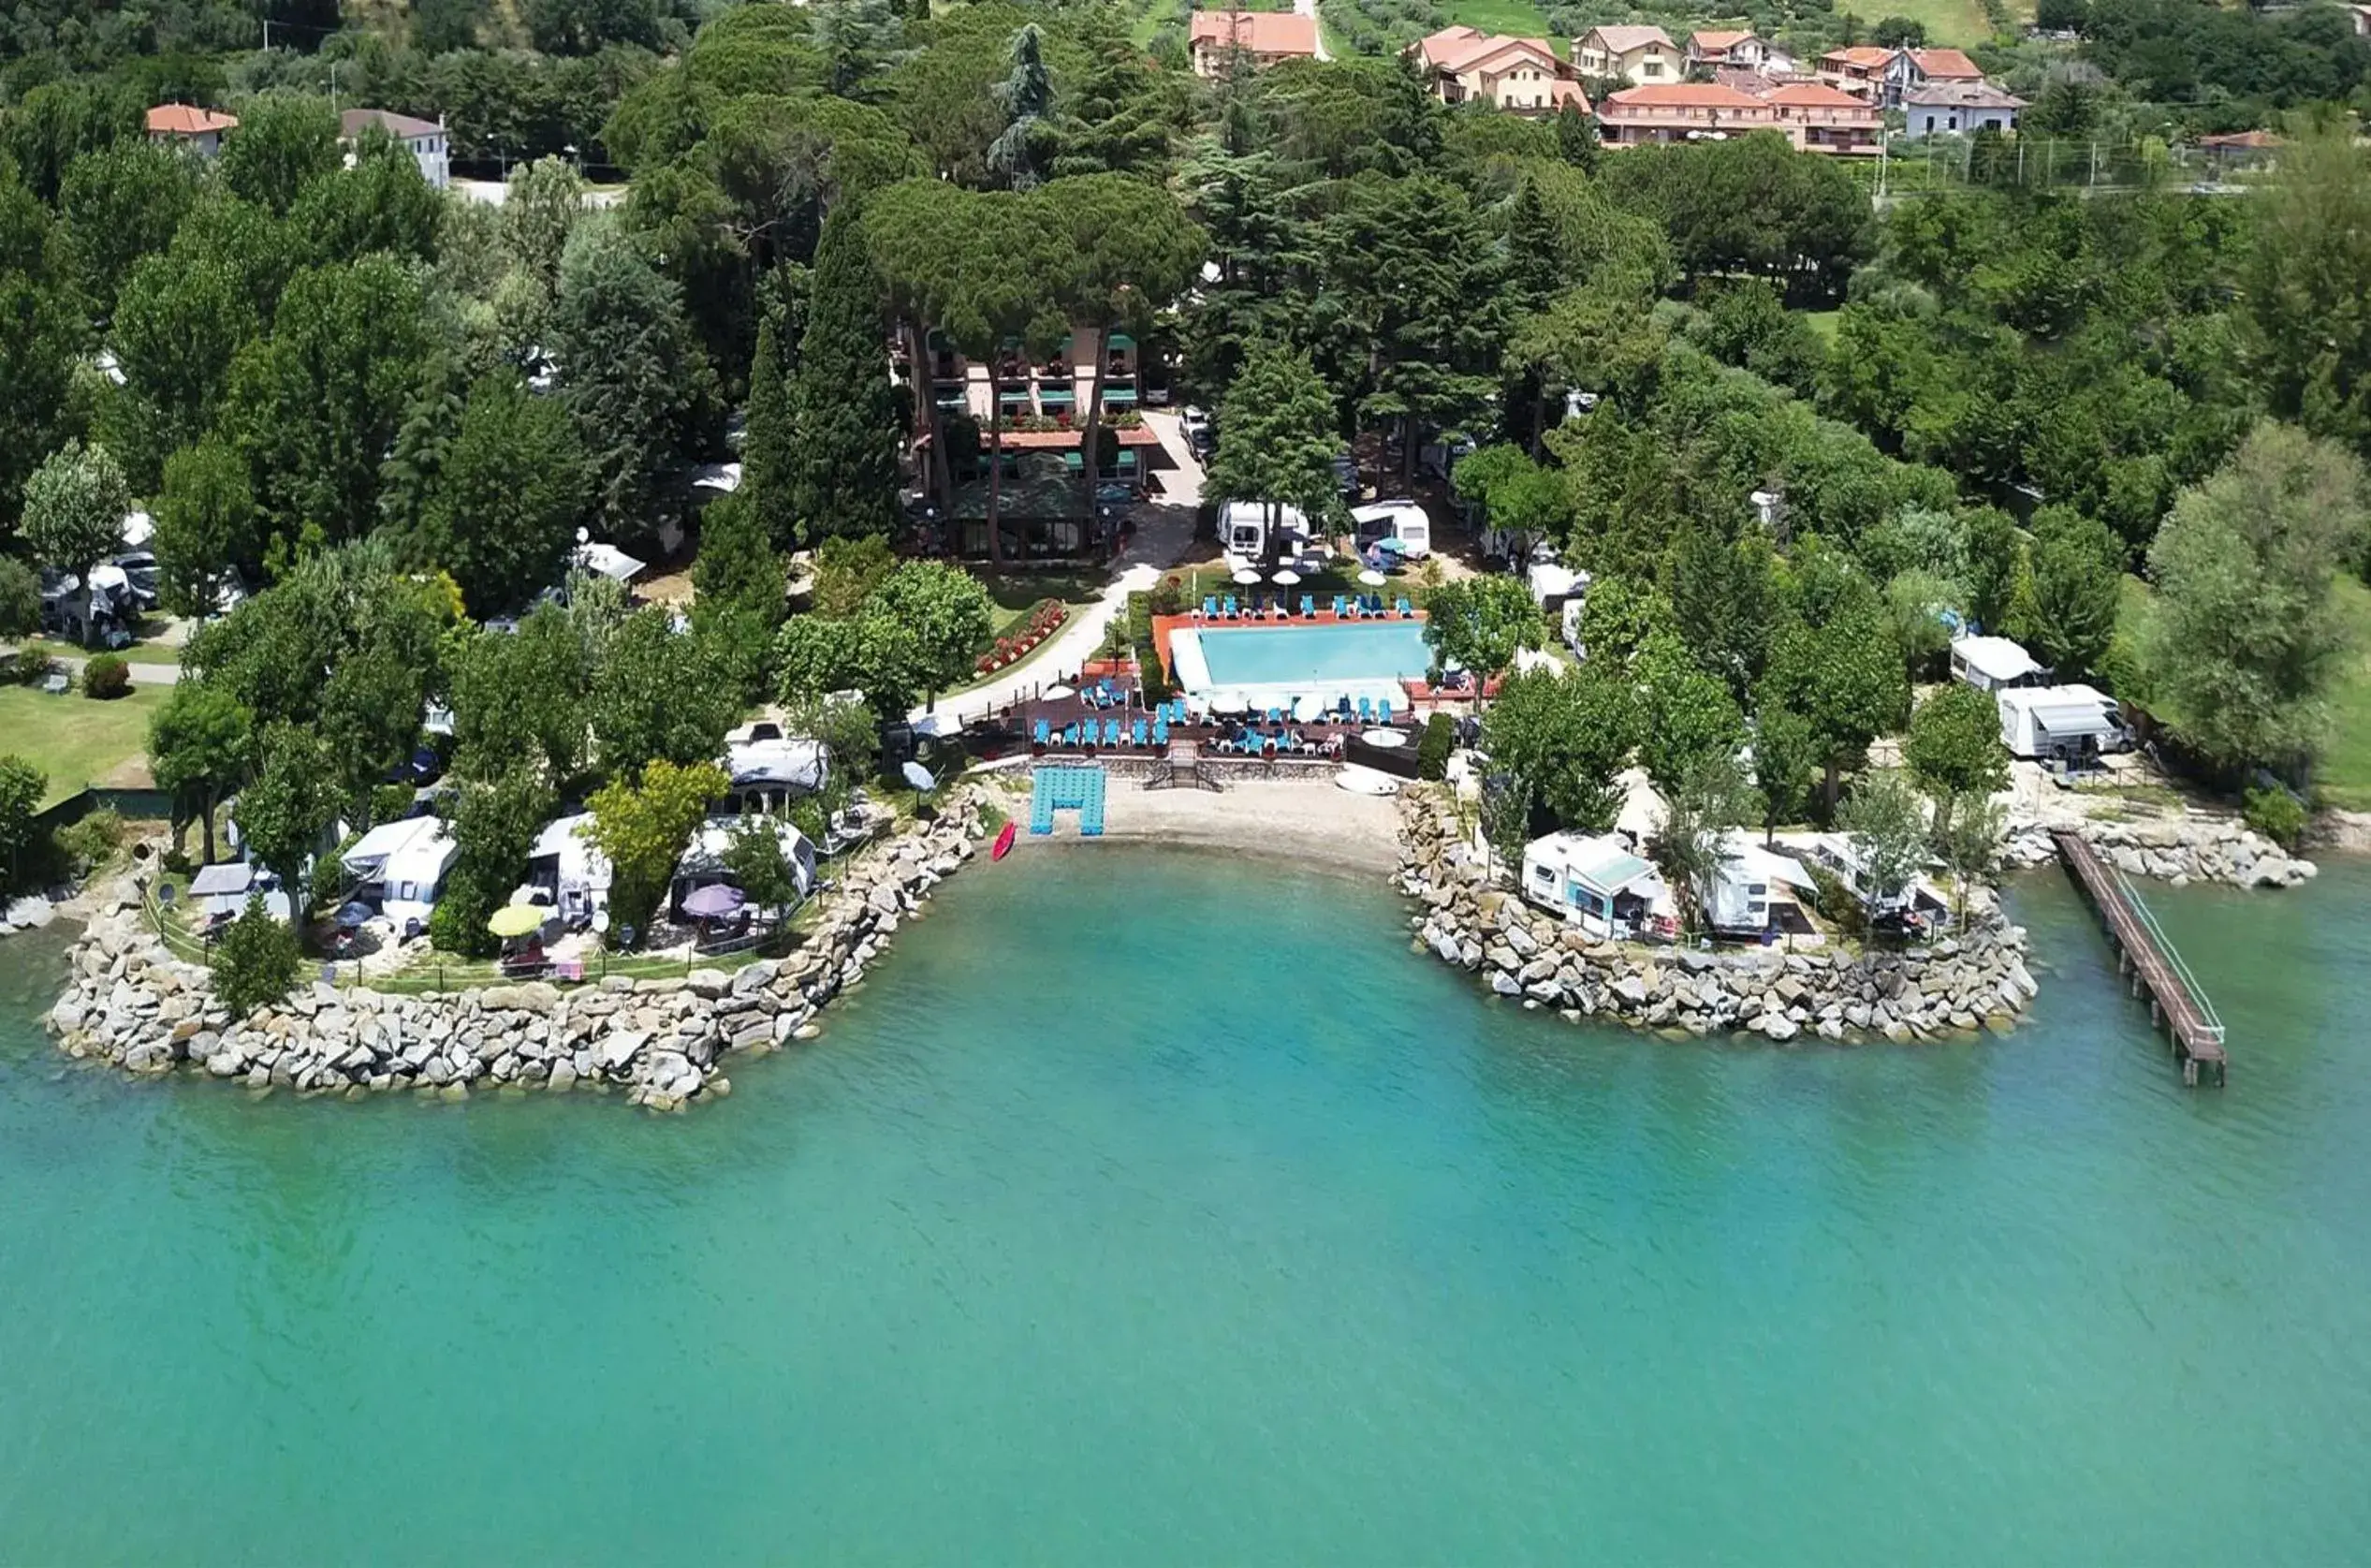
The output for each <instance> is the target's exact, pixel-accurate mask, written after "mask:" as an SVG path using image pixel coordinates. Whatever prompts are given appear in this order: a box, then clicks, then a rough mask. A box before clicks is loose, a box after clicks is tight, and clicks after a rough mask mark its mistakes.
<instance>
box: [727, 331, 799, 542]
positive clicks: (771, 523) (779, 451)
mask: <svg viewBox="0 0 2371 1568" xmlns="http://www.w3.org/2000/svg"><path fill="white" fill-rule="evenodd" d="M791 398H792V393H791V388H790V386H789V384H788V383H787V382H786V381H785V380H784V378H783V356H782V344H780V343H779V342H778V341H777V340H776V337H775V332H774V317H773V315H771V314H768V315H767V316H766V318H765V319H764V320H763V321H761V322H760V323H759V324H758V328H757V354H756V357H755V358H754V359H751V360H750V364H749V427H748V429H747V430H746V431H744V432H742V435H741V491H742V493H744V494H746V495H747V496H748V497H749V499H750V506H751V508H752V510H754V512H755V514H756V517H757V520H758V522H759V523H760V524H761V525H763V527H764V528H765V531H766V537H767V538H768V539H770V540H772V541H773V543H774V548H775V549H777V550H788V549H790V548H791V547H792V546H793V545H795V544H797V543H798V495H797V491H796V480H795V479H794V477H793V473H794V465H795V459H794V457H793V455H792V454H793V450H794V443H793V441H792V439H791V432H793V431H794V430H795V429H797V424H796V420H795V417H794V415H793V414H792V411H791Z"/></svg>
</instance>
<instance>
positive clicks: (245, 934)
mask: <svg viewBox="0 0 2371 1568" xmlns="http://www.w3.org/2000/svg"><path fill="white" fill-rule="evenodd" d="M303 967H304V955H303V953H301V952H300V951H299V950H298V947H297V933H296V932H295V931H291V930H289V929H288V927H287V925H286V924H285V923H284V922H282V921H280V920H277V919H274V918H273V917H272V915H271V911H270V910H268V909H266V908H264V906H263V895H262V894H260V893H250V894H249V895H248V896H247V908H246V912H245V913H244V914H242V915H241V916H239V918H238V919H236V920H233V921H232V922H231V923H230V925H229V928H228V929H227V930H226V931H224V932H223V933H222V940H221V941H220V942H217V943H216V944H214V995H215V996H216V997H217V998H219V999H220V1000H221V1002H222V1004H223V1005H224V1006H226V1007H227V1008H229V1009H230V1010H231V1012H232V1013H233V1014H234V1015H236V1016H238V1017H241V1018H243V1017H245V1016H246V1015H247V1014H249V1013H252V1012H254V1011H255V1010H256V1008H258V1007H261V1006H263V1005H265V1004H267V1003H272V1002H278V1001H280V1000H281V999H282V998H284V997H285V996H286V995H287V994H288V988H289V987H291V986H293V985H295V984H296V983H297V972H298V971H299V970H300V969H302V968H303Z"/></svg>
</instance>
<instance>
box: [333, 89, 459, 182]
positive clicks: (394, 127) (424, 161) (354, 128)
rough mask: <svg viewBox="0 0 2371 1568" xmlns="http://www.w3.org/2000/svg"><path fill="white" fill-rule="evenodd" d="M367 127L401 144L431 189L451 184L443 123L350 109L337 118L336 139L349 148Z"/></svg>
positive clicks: (448, 143) (449, 148) (447, 139)
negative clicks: (377, 130)
mask: <svg viewBox="0 0 2371 1568" xmlns="http://www.w3.org/2000/svg"><path fill="white" fill-rule="evenodd" d="M368 125H376V126H378V127H379V128H380V129H381V130H384V131H385V132H387V134H388V135H389V136H391V137H393V138H394V139H396V140H397V141H400V142H402V144H403V151H405V152H407V153H409V154H412V159H413V161H414V162H416V163H417V164H418V165H419V166H420V178H421V179H423V180H425V181H427V182H428V183H429V186H430V188H431V189H432V190H440V191H441V190H443V189H445V188H446V186H448V185H450V184H451V183H453V168H452V152H453V142H452V138H451V137H449V136H447V135H446V131H445V126H444V124H443V122H441V121H435V120H417V119H414V118H413V117H412V116H411V115H409V114H396V113H392V112H390V111H388V110H384V109H349V110H346V111H345V112H344V113H343V114H341V115H339V116H338V138H339V139H340V140H342V141H344V142H345V143H346V145H348V146H349V147H350V146H352V145H353V144H354V143H355V141H356V140H358V139H359V138H360V137H361V135H362V131H363V128H364V127H365V126H368Z"/></svg>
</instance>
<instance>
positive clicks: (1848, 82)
mask: <svg viewBox="0 0 2371 1568" xmlns="http://www.w3.org/2000/svg"><path fill="white" fill-rule="evenodd" d="M1896 52H1898V51H1895V50H1891V49H1875V48H1871V47H1869V46H1867V45H1861V46H1857V47H1855V48H1852V49H1832V50H1829V51H1827V52H1826V53H1825V54H1822V55H1821V56H1820V68H1819V71H1818V72H1817V75H1818V77H1819V79H1820V81H1822V82H1824V83H1825V84H1826V85H1828V86H1830V87H1833V88H1835V89H1836V90H1837V91H1838V92H1840V93H1850V94H1851V95H1853V96H1854V97H1856V98H1867V99H1869V100H1870V101H1871V102H1877V101H1879V100H1881V99H1882V98H1883V97H1884V95H1885V67H1886V66H1890V65H1892V64H1893V61H1894V56H1895V53H1896Z"/></svg>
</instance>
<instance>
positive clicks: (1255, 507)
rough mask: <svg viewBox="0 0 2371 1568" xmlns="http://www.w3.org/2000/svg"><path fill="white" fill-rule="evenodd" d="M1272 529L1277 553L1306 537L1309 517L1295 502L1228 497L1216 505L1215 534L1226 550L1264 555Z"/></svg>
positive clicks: (1248, 557) (1255, 557)
mask: <svg viewBox="0 0 2371 1568" xmlns="http://www.w3.org/2000/svg"><path fill="white" fill-rule="evenodd" d="M1271 531H1273V535H1274V538H1273V541H1272V542H1273V543H1274V544H1275V547H1276V551H1275V552H1276V553H1277V554H1280V555H1281V554H1283V553H1285V552H1286V549H1287V546H1288V545H1289V544H1290V543H1292V542H1295V541H1298V540H1305V539H1307V538H1308V537H1309V519H1308V518H1307V517H1305V516H1303V515H1302V513H1301V509H1300V508H1299V507H1298V506H1289V505H1287V504H1285V503H1284V502H1281V501H1230V502H1228V503H1227V504H1226V505H1225V506H1222V507H1220V508H1219V538H1220V539H1221V540H1222V542H1223V543H1224V544H1225V546H1226V549H1227V552H1228V553H1229V554H1231V555H1239V556H1242V557H1244V558H1245V559H1246V560H1251V561H1264V560H1266V559H1267V558H1268V555H1269V549H1268V547H1269V545H1270V543H1271V537H1270V535H1271Z"/></svg>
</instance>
